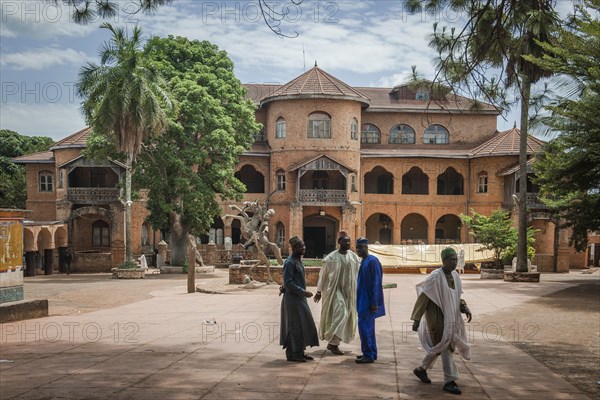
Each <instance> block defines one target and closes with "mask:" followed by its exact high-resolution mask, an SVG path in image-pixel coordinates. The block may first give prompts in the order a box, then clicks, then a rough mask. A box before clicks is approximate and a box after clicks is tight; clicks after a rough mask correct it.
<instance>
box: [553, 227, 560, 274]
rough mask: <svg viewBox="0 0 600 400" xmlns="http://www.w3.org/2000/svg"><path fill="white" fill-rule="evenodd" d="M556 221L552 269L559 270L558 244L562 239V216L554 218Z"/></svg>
mask: <svg viewBox="0 0 600 400" xmlns="http://www.w3.org/2000/svg"><path fill="white" fill-rule="evenodd" d="M552 222H554V243H553V250H552V251H553V253H554V257H552V271H554V272H558V244H559V240H560V228H561V226H560V217H559V218H557V220H553V221H552Z"/></svg>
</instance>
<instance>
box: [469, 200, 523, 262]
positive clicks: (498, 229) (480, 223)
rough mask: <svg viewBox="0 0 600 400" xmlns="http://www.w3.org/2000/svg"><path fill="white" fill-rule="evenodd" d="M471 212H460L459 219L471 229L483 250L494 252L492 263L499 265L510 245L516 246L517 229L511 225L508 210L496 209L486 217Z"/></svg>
mask: <svg viewBox="0 0 600 400" xmlns="http://www.w3.org/2000/svg"><path fill="white" fill-rule="evenodd" d="M471 214H473V215H472V216H469V215H464V214H461V215H460V219H461V220H462V221H463V223H465V224H467V226H468V227H469V228H470V229H471V230H472V234H473V236H475V239H476V240H477V241H478V242H479V243H481V244H482V245H483V248H484V249H485V250H492V251H493V252H494V265H495V266H496V267H499V266H501V265H502V258H503V256H504V255H505V254H506V253H507V252H508V251H509V249H510V248H511V246H512V247H516V243H517V240H518V233H517V229H516V228H515V227H513V226H512V221H511V219H510V216H509V215H508V212H506V211H504V210H500V209H498V210H496V211H494V212H493V213H492V214H491V215H490V216H489V217H486V216H485V215H482V214H479V213H477V212H476V211H474V210H471Z"/></svg>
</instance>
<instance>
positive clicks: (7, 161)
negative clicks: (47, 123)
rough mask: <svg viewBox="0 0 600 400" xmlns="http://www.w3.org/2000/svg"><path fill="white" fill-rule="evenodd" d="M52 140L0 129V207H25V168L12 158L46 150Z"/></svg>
mask: <svg viewBox="0 0 600 400" xmlns="http://www.w3.org/2000/svg"><path fill="white" fill-rule="evenodd" d="M53 142H54V141H53V140H52V138H49V137H44V136H25V135H20V134H18V133H17V132H15V131H11V130H7V129H2V130H0V207H4V208H25V201H26V200H27V184H26V181H25V168H24V167H22V166H21V165H17V164H15V163H13V162H12V160H11V159H12V158H14V157H19V156H22V155H26V154H31V153H36V152H39V151H47V150H48V148H50V146H51V145H52V143H53Z"/></svg>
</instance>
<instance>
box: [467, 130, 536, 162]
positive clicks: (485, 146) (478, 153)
mask: <svg viewBox="0 0 600 400" xmlns="http://www.w3.org/2000/svg"><path fill="white" fill-rule="evenodd" d="M520 140H521V131H520V130H519V129H517V128H512V129H509V130H507V131H504V132H500V133H497V134H496V135H494V136H493V137H492V138H491V139H489V140H488V141H486V142H484V143H482V144H480V145H479V146H477V147H475V148H474V149H473V150H472V151H471V154H470V157H471V158H477V157H489V156H504V155H518V154H519V147H520V145H519V141H520ZM543 145H544V142H543V141H541V140H539V139H536V138H534V137H533V136H528V138H527V154H533V153H537V152H539V151H541V149H542V146H543Z"/></svg>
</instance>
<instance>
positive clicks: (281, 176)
mask: <svg viewBox="0 0 600 400" xmlns="http://www.w3.org/2000/svg"><path fill="white" fill-rule="evenodd" d="M276 183H277V191H278V192H285V172H283V171H277V174H276Z"/></svg>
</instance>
